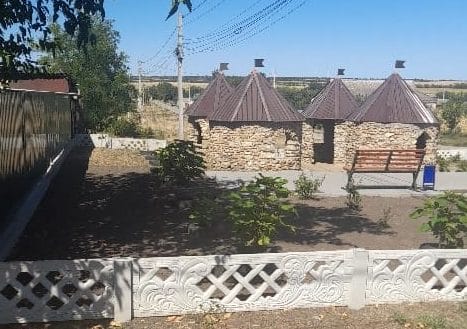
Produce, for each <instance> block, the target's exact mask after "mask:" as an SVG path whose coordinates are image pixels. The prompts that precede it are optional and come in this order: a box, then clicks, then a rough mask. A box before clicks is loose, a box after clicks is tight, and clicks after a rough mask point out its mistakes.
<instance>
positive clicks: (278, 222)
mask: <svg viewBox="0 0 467 329" xmlns="http://www.w3.org/2000/svg"><path fill="white" fill-rule="evenodd" d="M285 184H287V181H286V180H285V179H283V178H280V177H265V176H263V175H261V174H260V175H259V176H258V177H256V179H255V180H254V181H253V182H250V183H248V184H246V185H243V186H242V187H241V188H240V189H239V190H238V191H234V192H231V193H230V194H229V195H228V200H229V201H230V204H229V205H228V207H227V209H228V210H229V219H230V220H231V221H232V223H233V226H234V230H235V232H236V234H238V236H239V237H240V238H241V239H242V241H244V243H245V245H247V246H250V245H255V246H267V245H269V244H270V243H271V240H272V238H273V237H274V236H275V234H276V233H277V230H278V229H280V228H286V229H289V230H292V231H293V230H294V227H293V226H292V225H290V224H288V223H287V221H286V220H287V218H288V217H289V216H290V215H292V214H295V208H294V206H293V205H291V204H290V203H288V202H287V201H285V200H284V198H287V197H288V196H289V194H290V191H289V190H288V189H287V188H286V187H285Z"/></svg>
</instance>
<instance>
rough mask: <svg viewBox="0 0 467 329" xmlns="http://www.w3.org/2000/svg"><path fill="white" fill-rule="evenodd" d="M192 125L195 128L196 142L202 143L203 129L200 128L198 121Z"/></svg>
mask: <svg viewBox="0 0 467 329" xmlns="http://www.w3.org/2000/svg"><path fill="white" fill-rule="evenodd" d="M194 127H195V130H196V143H197V144H202V143H203V131H202V130H201V125H200V124H199V122H195V123H194Z"/></svg>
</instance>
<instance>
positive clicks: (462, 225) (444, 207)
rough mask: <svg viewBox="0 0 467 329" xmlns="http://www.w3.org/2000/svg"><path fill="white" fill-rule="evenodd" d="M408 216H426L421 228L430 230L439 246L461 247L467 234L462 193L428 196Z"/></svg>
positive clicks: (466, 200)
mask: <svg viewBox="0 0 467 329" xmlns="http://www.w3.org/2000/svg"><path fill="white" fill-rule="evenodd" d="M410 217H411V218H414V219H417V218H420V217H426V218H428V221H427V222H426V223H424V224H423V225H422V226H421V229H422V231H424V232H432V233H433V235H434V236H435V237H436V238H437V239H438V244H439V247H440V248H441V247H442V248H463V246H464V238H465V237H466V234H467V197H466V196H464V195H463V194H461V193H454V192H445V193H444V194H443V195H441V196H437V197H432V198H429V199H428V200H426V201H425V203H424V204H423V206H422V207H419V208H417V209H416V210H415V211H414V212H413V213H411V214H410Z"/></svg>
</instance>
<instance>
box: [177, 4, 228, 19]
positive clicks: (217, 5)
mask: <svg viewBox="0 0 467 329" xmlns="http://www.w3.org/2000/svg"><path fill="white" fill-rule="evenodd" d="M226 1H227V0H219V1H218V2H217V3H216V4H215V5H214V6H212V7H210V8H209V9H207V10H206V11H205V12H203V13H202V14H199V15H198V16H196V17H194V18H192V19H188V20H187V21H186V23H185V25H189V24H192V23H194V22H196V21H199V20H200V19H201V18H203V17H204V16H206V15H207V14H209V13H211V12H212V11H214V10H215V9H216V8H218V7H219V6H220V5H221V4H223V3H224V2H226Z"/></svg>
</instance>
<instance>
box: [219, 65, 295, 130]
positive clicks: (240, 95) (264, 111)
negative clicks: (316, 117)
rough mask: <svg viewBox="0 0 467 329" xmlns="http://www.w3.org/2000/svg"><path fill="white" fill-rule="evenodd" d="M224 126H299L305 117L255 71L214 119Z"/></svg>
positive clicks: (244, 80) (239, 86)
mask: <svg viewBox="0 0 467 329" xmlns="http://www.w3.org/2000/svg"><path fill="white" fill-rule="evenodd" d="M210 120H212V121H222V122H286V121H289V122H294V121H295V122H297V121H303V120H304V117H303V116H302V115H301V114H300V113H298V112H297V111H296V110H295V109H294V108H293V107H292V106H291V105H290V104H289V102H287V100H285V98H284V97H282V95H281V94H280V93H279V92H278V91H277V90H276V89H274V88H273V87H272V85H271V84H270V83H269V82H268V81H267V80H266V78H265V77H264V76H263V75H262V74H261V73H259V72H257V71H256V70H253V71H252V72H251V74H250V75H249V76H247V77H246V78H245V79H243V81H242V82H241V83H240V84H239V85H238V87H237V88H236V89H235V91H234V92H233V93H232V95H231V96H230V97H229V98H228V99H227V101H226V102H225V104H224V105H223V106H221V107H220V108H219V109H218V110H217V111H216V112H214V113H213V115H212V116H211V117H210Z"/></svg>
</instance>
